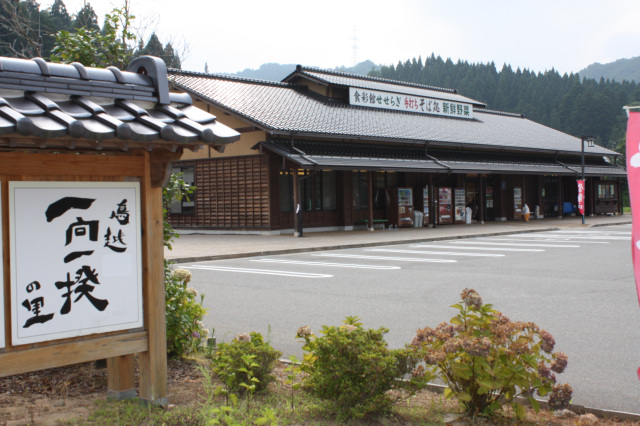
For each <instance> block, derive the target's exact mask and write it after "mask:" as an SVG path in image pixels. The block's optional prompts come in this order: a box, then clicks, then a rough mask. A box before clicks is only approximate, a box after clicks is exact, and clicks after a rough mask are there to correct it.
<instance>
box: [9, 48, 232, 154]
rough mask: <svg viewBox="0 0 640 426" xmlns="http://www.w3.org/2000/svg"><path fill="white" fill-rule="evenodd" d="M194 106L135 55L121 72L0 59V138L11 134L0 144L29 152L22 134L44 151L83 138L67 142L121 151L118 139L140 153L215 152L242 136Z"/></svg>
mask: <svg viewBox="0 0 640 426" xmlns="http://www.w3.org/2000/svg"><path fill="white" fill-rule="evenodd" d="M142 69H144V73H139V72H138V71H140V70H142ZM193 109H194V108H193V106H192V101H191V98H190V97H189V96H188V95H186V96H185V95H179V94H170V93H169V87H168V81H167V76H166V67H165V65H164V62H162V61H161V60H160V59H158V58H153V57H142V58H138V59H136V60H134V61H133V62H132V63H131V64H130V66H129V70H128V71H121V70H119V69H117V68H113V67H109V68H107V69H99V68H87V67H84V66H82V65H81V64H77V63H75V64H71V65H66V64H54V63H47V62H45V61H43V60H42V59H40V58H36V59H33V60H24V59H15V58H3V57H0V134H1V135H4V136H7V135H14V136H15V137H13V138H11V139H8V138H0V146H3V145H8V146H12V147H19V146H20V144H24V146H25V147H26V146H28V147H33V143H32V142H31V141H28V140H27V139H23V137H29V136H35V137H38V138H42V139H43V141H41V143H40V144H39V145H40V146H42V147H47V148H50V147H55V148H57V147H66V146H69V144H67V143H66V140H68V139H69V138H73V139H80V141H77V142H78V143H77V144H76V143H73V144H71V145H73V146H78V147H79V146H80V145H81V142H82V141H83V140H85V141H86V143H85V145H84V146H85V147H92V146H95V144H92V143H91V141H104V143H103V144H101V145H100V149H107V148H111V149H122V146H123V145H122V143H121V139H126V140H130V141H132V142H134V143H138V145H137V147H140V148H145V149H151V148H152V147H153V145H158V144H161V145H167V144H172V145H174V146H184V147H186V148H192V149H193V148H195V147H197V146H200V145H202V144H211V145H213V146H214V147H215V148H218V149H219V148H221V147H223V146H224V145H226V144H228V143H231V142H234V141H236V140H238V139H239V137H240V135H239V133H237V132H235V131H234V130H233V129H230V128H228V127H226V126H224V125H222V124H221V123H218V122H217V121H216V117H215V116H213V115H211V114H208V113H206V112H204V111H200V110H198V111H199V112H197V113H196V112H194V111H193ZM110 142H111V143H110ZM140 144H142V145H140ZM149 144H152V146H149ZM128 145H131V144H128ZM133 147H136V145H133Z"/></svg>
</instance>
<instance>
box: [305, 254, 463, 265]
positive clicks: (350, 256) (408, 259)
mask: <svg viewBox="0 0 640 426" xmlns="http://www.w3.org/2000/svg"><path fill="white" fill-rule="evenodd" d="M312 256H325V257H343V258H347V259H371V260H395V261H398V262H426V263H456V262H457V260H453V259H425V258H420V257H393V256H367V255H363V254H346V253H313V254H312Z"/></svg>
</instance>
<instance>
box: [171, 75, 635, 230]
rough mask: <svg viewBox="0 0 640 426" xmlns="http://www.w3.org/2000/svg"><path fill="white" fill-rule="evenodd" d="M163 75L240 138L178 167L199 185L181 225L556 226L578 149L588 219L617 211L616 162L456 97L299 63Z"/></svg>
mask: <svg viewBox="0 0 640 426" xmlns="http://www.w3.org/2000/svg"><path fill="white" fill-rule="evenodd" d="M169 79H170V82H171V87H172V88H173V90H174V91H176V92H184V93H188V94H189V95H191V96H192V97H193V98H194V99H195V104H194V105H195V106H197V107H199V108H202V109H203V110H205V111H208V112H211V113H213V114H214V115H216V116H217V117H219V119H220V120H221V121H222V122H223V123H225V124H227V125H228V126H230V127H232V128H234V129H235V130H236V131H238V132H240V133H241V135H242V136H241V138H240V141H239V142H238V143H236V144H234V145H233V147H231V148H232V149H230V150H226V151H225V152H224V153H222V154H221V153H216V152H212V151H211V152H204V151H201V152H199V153H197V154H196V155H191V154H189V155H185V156H183V158H182V160H181V161H180V162H179V163H177V165H176V166H177V168H179V169H182V170H184V171H186V173H187V174H188V176H193V180H194V183H195V185H196V186H197V187H198V195H197V197H196V198H195V201H193V202H191V203H189V205H187V206H177V208H176V210H175V211H174V214H173V216H172V221H173V222H174V224H175V225H177V226H180V227H184V228H195V229H201V230H202V229H208V230H212V231H214V230H220V229H225V230H228V229H229V228H233V229H235V230H237V231H243V230H246V231H257V230H258V231H263V232H292V231H293V230H294V226H295V221H296V215H295V212H296V210H298V206H300V210H301V211H302V212H303V213H302V217H303V223H304V226H305V228H306V229H309V228H317V229H327V230H329V229H353V228H354V227H357V226H359V225H362V224H363V223H365V222H366V223H375V222H380V223H383V224H385V225H392V226H403V225H409V224H410V223H413V221H414V219H417V220H419V218H420V215H419V214H414V213H412V211H414V210H416V211H419V212H422V213H426V214H423V219H422V223H423V224H424V225H427V224H444V223H456V222H458V223H459V222H464V221H465V217H464V214H465V213H466V207H470V208H471V212H472V215H473V220H479V221H484V220H511V219H518V218H520V217H521V214H522V209H523V207H524V205H525V204H526V205H527V206H528V207H529V209H530V210H531V212H532V213H533V212H534V211H536V207H537V212H538V216H539V217H543V216H562V215H563V214H565V213H568V212H567V211H566V210H568V209H569V207H571V209H572V208H573V205H574V204H577V201H576V200H577V185H576V178H577V177H579V176H581V174H582V171H583V167H582V158H583V153H582V150H583V145H584V159H585V166H584V174H585V176H587V180H586V182H587V184H586V186H587V189H586V210H587V214H599V213H615V212H620V211H621V203H620V191H619V190H620V186H619V182H618V178H620V177H623V176H624V175H625V170H624V168H623V167H622V166H618V165H616V164H615V159H616V158H617V157H618V156H619V154H618V153H616V152H613V151H611V150H608V149H606V148H604V147H601V146H597V145H596V146H588V145H589V144H586V143H584V144H583V139H581V138H579V137H575V136H572V135H568V134H566V133H563V132H559V131H557V130H554V129H552V128H549V127H546V126H544V125H541V124H539V123H536V122H534V121H531V120H528V119H527V118H525V117H523V116H522V115H520V114H513V113H506V112H499V111H492V110H489V109H487V108H486V105H485V104H484V103H482V102H480V101H477V100H474V99H471V98H468V97H466V96H463V95H461V94H458V93H457V92H456V91H455V90H451V89H443V88H438V87H433V86H427V85H421V84H413V83H405V82H398V81H392V80H388V79H382V78H375V77H364V76H359V75H353V74H347V73H341V72H335V71H326V70H320V69H316V68H307V67H301V66H298V67H297V68H296V70H295V71H294V72H293V73H292V74H290V75H289V76H287V77H286V78H285V79H284V80H283V81H282V82H269V81H258V80H249V79H243V78H236V77H229V76H221V75H207V74H200V73H192V72H184V71H177V70H169ZM398 188H401V190H400V191H399V190H398ZM214 189H216V191H214ZM407 189H409V190H410V191H407ZM216 192H217V193H216ZM409 193H410V195H411V200H410V201H407V200H406V199H405V202H406V203H407V204H406V205H405V206H400V205H398V203H399V202H400V203H401V204H402V201H399V200H398V198H399V195H398V194H402V195H405V196H406V195H407V194H409ZM401 198H402V197H401ZM456 200H457V201H456ZM565 203H569V205H566V204H565ZM565 206H566V207H567V208H566V209H565ZM403 207H404V208H403ZM403 211H404V212H403Z"/></svg>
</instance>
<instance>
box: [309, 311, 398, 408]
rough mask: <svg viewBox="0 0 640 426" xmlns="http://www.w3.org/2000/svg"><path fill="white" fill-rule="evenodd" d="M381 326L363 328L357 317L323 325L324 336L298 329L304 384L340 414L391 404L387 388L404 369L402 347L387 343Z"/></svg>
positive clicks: (385, 331)
mask: <svg viewBox="0 0 640 426" xmlns="http://www.w3.org/2000/svg"><path fill="white" fill-rule="evenodd" d="M387 332H388V330H387V329H385V328H380V329H378V330H372V329H370V330H365V329H364V328H362V325H361V324H360V323H359V322H358V318H356V317H347V319H346V320H345V321H344V325H341V326H339V327H327V326H323V327H322V331H321V333H322V334H323V336H319V337H317V336H314V335H313V334H312V333H311V329H310V328H309V327H301V328H299V329H298V337H299V338H302V339H304V341H305V344H304V346H303V350H304V351H305V354H304V358H303V361H302V365H301V370H302V371H304V372H306V373H308V376H307V377H306V378H305V379H304V382H303V388H304V389H305V390H306V391H308V392H310V393H311V394H313V395H315V396H317V397H319V398H320V399H322V400H324V401H325V402H326V403H327V407H328V408H329V409H330V410H331V411H333V412H335V413H336V414H337V415H338V418H340V419H346V418H359V417H363V416H365V415H367V414H371V413H375V412H383V411H385V410H387V409H388V408H389V407H390V405H391V400H390V399H389V398H388V397H387V395H386V394H385V393H386V392H387V391H388V390H390V389H391V388H392V386H393V385H394V383H395V382H396V379H397V378H398V377H399V376H400V375H401V374H402V369H401V367H400V365H401V364H402V362H401V356H400V352H401V351H392V350H390V349H389V348H388V347H387V343H386V342H385V340H384V337H383V336H384V334H386V333H387Z"/></svg>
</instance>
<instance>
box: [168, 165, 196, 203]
mask: <svg viewBox="0 0 640 426" xmlns="http://www.w3.org/2000/svg"><path fill="white" fill-rule="evenodd" d="M171 173H172V174H180V173H182V180H184V181H185V183H188V184H189V185H192V186H193V185H194V184H195V182H196V180H195V172H194V167H193V166H179V167H172V168H171ZM195 200H196V194H195V192H194V193H192V194H189V196H188V197H182V200H180V201H174V202H173V203H171V207H170V208H169V213H171V214H194V213H195V212H196V202H195Z"/></svg>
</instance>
